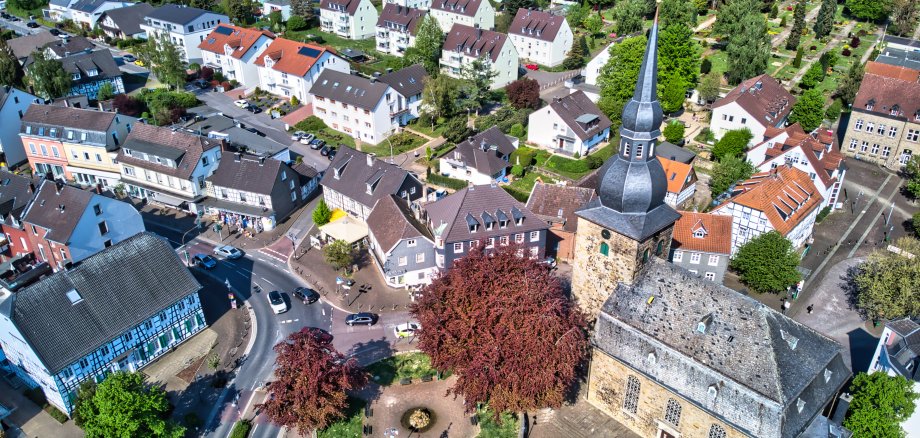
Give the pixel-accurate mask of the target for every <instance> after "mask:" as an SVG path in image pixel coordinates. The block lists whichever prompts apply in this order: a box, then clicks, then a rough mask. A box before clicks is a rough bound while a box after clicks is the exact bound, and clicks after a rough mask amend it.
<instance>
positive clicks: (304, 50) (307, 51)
mask: <svg viewBox="0 0 920 438" xmlns="http://www.w3.org/2000/svg"><path fill="white" fill-rule="evenodd" d="M297 54H298V55H303V56H309V57H311V58H316V57H317V56H319V54H320V51H319V50H316V49H314V48H312V47H301V48H300V50H298V51H297Z"/></svg>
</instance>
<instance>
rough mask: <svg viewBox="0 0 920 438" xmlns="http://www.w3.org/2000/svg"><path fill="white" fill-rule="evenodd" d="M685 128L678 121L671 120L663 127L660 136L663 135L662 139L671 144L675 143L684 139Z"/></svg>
mask: <svg viewBox="0 0 920 438" xmlns="http://www.w3.org/2000/svg"><path fill="white" fill-rule="evenodd" d="M685 130H686V127H684V124H683V123H681V121H680V120H671V121H670V122H669V123H668V124H667V125H666V126H665V127H664V131H663V132H662V134H664V139H665V140H667V141H669V142H671V143H677V142H679V141H681V140H683V139H684V131H685Z"/></svg>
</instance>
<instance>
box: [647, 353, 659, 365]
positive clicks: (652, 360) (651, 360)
mask: <svg viewBox="0 0 920 438" xmlns="http://www.w3.org/2000/svg"><path fill="white" fill-rule="evenodd" d="M657 360H658V357H657V356H655V352H654V351H651V352H649V354H648V363H649V365H654V364H655V362H656V361H657Z"/></svg>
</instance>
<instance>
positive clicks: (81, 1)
mask: <svg viewBox="0 0 920 438" xmlns="http://www.w3.org/2000/svg"><path fill="white" fill-rule="evenodd" d="M110 1H111V0H78V1H77V2H76V3H74V4H72V5H71V6H70V9H73V10H75V11H80V12H86V13H88V14H91V13H93V12H95V11H96V9H99V8H101V7H102V6H103V5H105V4H106V3H109V2H110Z"/></svg>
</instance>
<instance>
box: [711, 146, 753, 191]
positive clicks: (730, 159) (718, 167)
mask: <svg viewBox="0 0 920 438" xmlns="http://www.w3.org/2000/svg"><path fill="white" fill-rule="evenodd" d="M753 174H754V165H753V164H751V163H750V162H749V161H747V159H746V158H744V157H743V156H736V155H730V156H727V157H725V158H722V160H721V161H719V162H718V163H716V164H715V166H713V168H712V178H710V179H709V188H710V190H711V191H712V194H713V196H716V195H719V194H721V193H725V191H726V190H728V188H729V187H731V185H732V184H734V183H736V182H738V181H742V180H746V179H748V178H750V177H751V175H753Z"/></svg>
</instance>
